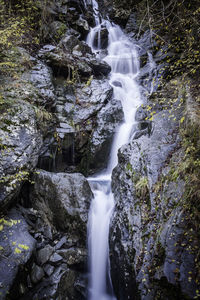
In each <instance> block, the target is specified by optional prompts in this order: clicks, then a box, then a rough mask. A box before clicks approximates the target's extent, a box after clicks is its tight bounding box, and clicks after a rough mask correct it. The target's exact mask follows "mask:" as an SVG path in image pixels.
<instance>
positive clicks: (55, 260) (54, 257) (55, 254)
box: [49, 253, 62, 264]
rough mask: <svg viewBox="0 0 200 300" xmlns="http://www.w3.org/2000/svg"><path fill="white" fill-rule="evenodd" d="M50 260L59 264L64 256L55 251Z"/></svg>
mask: <svg viewBox="0 0 200 300" xmlns="http://www.w3.org/2000/svg"><path fill="white" fill-rule="evenodd" d="M49 261H50V262H51V263H52V264H57V263H59V262H61V261H62V256H60V255H59V254H57V253H54V254H53V255H52V256H51V257H50V259H49Z"/></svg>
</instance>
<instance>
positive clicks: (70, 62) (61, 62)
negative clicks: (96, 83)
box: [39, 37, 111, 78]
mask: <svg viewBox="0 0 200 300" xmlns="http://www.w3.org/2000/svg"><path fill="white" fill-rule="evenodd" d="M76 42H77V43H78V45H79V48H78V52H84V51H91V50H89V48H88V46H87V45H85V44H84V42H82V43H81V42H78V41H77V39H76V38H75V37H68V38H66V40H63V44H62V43H61V44H60V47H57V48H55V49H53V50H51V51H48V49H47V47H46V46H44V47H43V48H42V49H41V50H40V53H39V57H41V58H43V59H45V60H46V62H47V64H48V65H49V66H50V67H52V69H53V70H54V74H55V75H62V76H64V77H65V78H69V77H70V76H71V73H73V70H74V69H76V70H77V71H78V74H79V76H80V78H81V77H85V76H86V77H88V76H91V75H92V74H93V75H95V76H97V77H98V76H102V75H107V74H108V73H109V72H110V71H111V68H110V66H109V65H108V64H107V63H106V62H103V61H101V60H99V59H97V58H96V57H95V56H94V55H93V54H89V53H87V54H85V55H82V56H80V55H79V54H78V55H73V54H71V50H70V49H68V48H67V46H66V47H64V49H63V45H65V44H66V43H69V44H72V45H75V44H76ZM61 46H62V47H61Z"/></svg>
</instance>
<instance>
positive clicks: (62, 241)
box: [55, 236, 67, 250]
mask: <svg viewBox="0 0 200 300" xmlns="http://www.w3.org/2000/svg"><path fill="white" fill-rule="evenodd" d="M66 243H67V238H66V236H63V237H62V239H61V240H60V241H59V242H58V243H57V244H56V246H55V249H56V250H58V249H60V248H61V247H62V246H63V245H65V244H66Z"/></svg>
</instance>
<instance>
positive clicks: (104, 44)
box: [93, 27, 108, 49]
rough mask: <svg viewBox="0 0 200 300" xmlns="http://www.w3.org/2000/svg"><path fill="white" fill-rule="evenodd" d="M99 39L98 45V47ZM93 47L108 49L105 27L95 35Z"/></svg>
mask: <svg viewBox="0 0 200 300" xmlns="http://www.w3.org/2000/svg"><path fill="white" fill-rule="evenodd" d="M99 39H100V45H98V43H99ZM93 46H94V47H96V48H97V47H99V46H100V49H106V48H107V47H108V30H107V28H106V27H102V29H101V31H100V33H98V32H97V33H96V35H95V38H94V45H93Z"/></svg>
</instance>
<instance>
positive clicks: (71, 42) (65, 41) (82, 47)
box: [59, 32, 92, 55]
mask: <svg viewBox="0 0 200 300" xmlns="http://www.w3.org/2000/svg"><path fill="white" fill-rule="evenodd" d="M59 47H63V49H65V50H66V51H69V52H71V53H72V52H73V49H74V48H75V47H76V50H77V51H80V52H81V53H82V55H85V54H87V53H89V54H92V51H91V48H90V47H89V46H88V45H87V44H86V42H84V41H80V40H79V39H78V37H76V36H74V35H70V34H69V33H68V32H67V34H66V35H65V36H64V37H63V38H62V40H61V41H60V43H59ZM77 47H78V48H77Z"/></svg>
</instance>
